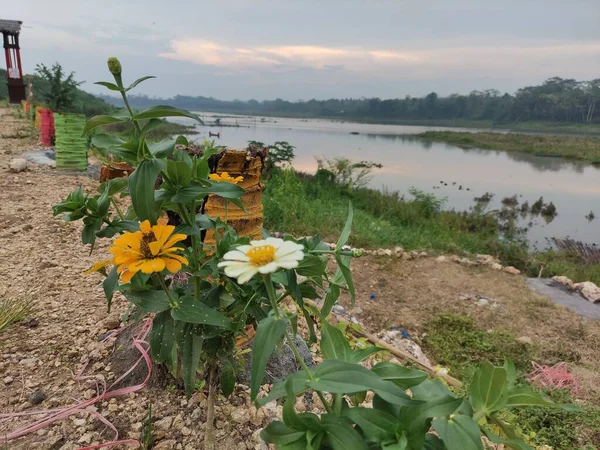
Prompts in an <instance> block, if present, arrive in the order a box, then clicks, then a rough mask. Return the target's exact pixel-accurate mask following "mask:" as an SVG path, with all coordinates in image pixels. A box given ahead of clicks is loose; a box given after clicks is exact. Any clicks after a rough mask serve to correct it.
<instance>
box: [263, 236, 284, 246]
mask: <svg viewBox="0 0 600 450" xmlns="http://www.w3.org/2000/svg"><path fill="white" fill-rule="evenodd" d="M262 242H264V244H261V245H265V244H269V245H272V246H273V247H275V248H279V247H281V245H282V244H283V242H284V241H283V239H280V238H274V237H268V238H267V239H265V240H264V241H262Z"/></svg>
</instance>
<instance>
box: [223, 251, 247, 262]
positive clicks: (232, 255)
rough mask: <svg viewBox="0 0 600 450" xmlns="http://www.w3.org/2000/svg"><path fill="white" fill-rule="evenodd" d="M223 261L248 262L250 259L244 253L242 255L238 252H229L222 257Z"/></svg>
mask: <svg viewBox="0 0 600 450" xmlns="http://www.w3.org/2000/svg"><path fill="white" fill-rule="evenodd" d="M223 259H228V260H230V261H250V258H249V257H248V255H246V254H245V253H242V252H241V251H239V250H231V251H229V252H227V253H225V255H224V256H223Z"/></svg>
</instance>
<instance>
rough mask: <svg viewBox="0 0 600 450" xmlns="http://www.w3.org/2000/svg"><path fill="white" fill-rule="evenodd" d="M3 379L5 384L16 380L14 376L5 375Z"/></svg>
mask: <svg viewBox="0 0 600 450" xmlns="http://www.w3.org/2000/svg"><path fill="white" fill-rule="evenodd" d="M2 381H4V384H10V383H12V382H13V381H14V379H13V377H5V378H4V379H3V380H2Z"/></svg>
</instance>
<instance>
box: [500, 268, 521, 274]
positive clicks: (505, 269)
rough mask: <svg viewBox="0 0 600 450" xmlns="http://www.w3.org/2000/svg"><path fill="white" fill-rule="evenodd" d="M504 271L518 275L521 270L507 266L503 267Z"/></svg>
mask: <svg viewBox="0 0 600 450" xmlns="http://www.w3.org/2000/svg"><path fill="white" fill-rule="evenodd" d="M504 271H505V272H506V273H510V274H511V275H520V273H521V271H520V270H519V269H517V268H516V267H513V266H507V267H505V268H504Z"/></svg>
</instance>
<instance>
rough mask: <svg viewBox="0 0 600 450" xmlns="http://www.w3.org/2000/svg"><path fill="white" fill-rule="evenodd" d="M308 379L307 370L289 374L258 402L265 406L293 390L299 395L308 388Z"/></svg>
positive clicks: (294, 393)
mask: <svg viewBox="0 0 600 450" xmlns="http://www.w3.org/2000/svg"><path fill="white" fill-rule="evenodd" d="M263 320H265V319H263ZM308 381H309V380H308V377H307V375H306V372H304V371H303V370H301V371H299V372H296V373H293V374H291V375H288V377H287V378H286V379H285V380H278V381H275V383H274V384H273V387H272V388H271V390H270V391H269V395H267V396H266V397H261V398H259V399H258V400H257V403H258V404H259V405H261V406H264V405H266V404H267V403H270V402H272V401H274V400H279V399H280V398H282V397H285V396H286V395H287V396H289V393H290V392H292V394H293V395H298V394H300V393H301V392H304V391H306V390H307V389H308ZM288 383H289V384H288Z"/></svg>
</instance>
